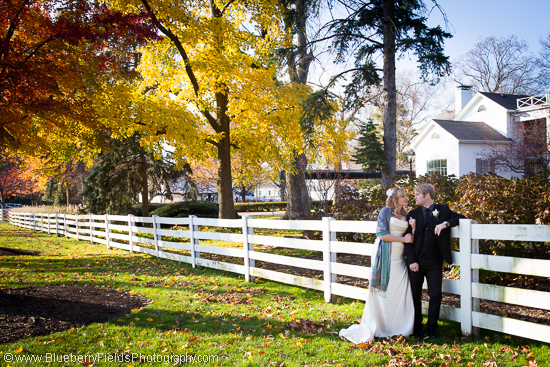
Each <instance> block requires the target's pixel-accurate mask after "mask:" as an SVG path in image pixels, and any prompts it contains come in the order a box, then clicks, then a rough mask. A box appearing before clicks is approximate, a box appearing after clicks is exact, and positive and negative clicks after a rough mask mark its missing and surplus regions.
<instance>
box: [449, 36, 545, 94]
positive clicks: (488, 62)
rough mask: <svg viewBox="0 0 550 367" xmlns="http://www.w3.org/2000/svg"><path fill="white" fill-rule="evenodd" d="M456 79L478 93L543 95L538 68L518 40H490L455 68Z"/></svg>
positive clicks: (511, 37) (474, 50)
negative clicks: (541, 93) (470, 86)
mask: <svg viewBox="0 0 550 367" xmlns="http://www.w3.org/2000/svg"><path fill="white" fill-rule="evenodd" d="M455 67H456V69H457V76H456V77H455V79H457V80H458V81H460V82H461V83H462V84H469V85H472V86H473V87H474V88H475V89H476V90H479V91H483V92H492V93H506V94H531V95H532V94H538V93H540V92H541V84H540V79H539V70H540V69H539V67H538V65H537V60H536V58H535V56H534V55H532V54H530V53H529V46H528V44H527V42H525V41H524V40H521V41H520V40H518V39H517V37H516V36H509V37H506V38H504V37H502V38H496V37H487V38H485V39H483V40H481V41H479V42H478V43H476V44H475V46H474V48H473V49H471V50H470V51H468V53H467V54H466V55H464V56H463V57H462V58H461V59H460V60H459V61H458V62H457V63H456V64H455Z"/></svg>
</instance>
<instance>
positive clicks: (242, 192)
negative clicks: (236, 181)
mask: <svg viewBox="0 0 550 367" xmlns="http://www.w3.org/2000/svg"><path fill="white" fill-rule="evenodd" d="M245 190H246V187H244V186H242V187H241V199H242V201H243V203H244V202H245V201H246V193H247V191H245Z"/></svg>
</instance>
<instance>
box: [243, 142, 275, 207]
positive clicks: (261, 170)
mask: <svg viewBox="0 0 550 367" xmlns="http://www.w3.org/2000/svg"><path fill="white" fill-rule="evenodd" d="M233 162H234V164H233V166H232V167H233V184H234V192H235V194H236V195H240V197H241V201H242V202H245V201H246V193H247V192H249V191H252V190H253V189H254V188H255V187H256V186H257V185H258V184H259V183H261V182H266V181H271V180H272V179H273V178H274V175H276V172H274V170H273V167H270V166H269V164H267V163H266V162H259V161H250V160H247V159H246V158H245V157H243V156H241V155H240V154H239V153H238V152H237V153H236V154H235V156H234V158H233Z"/></svg>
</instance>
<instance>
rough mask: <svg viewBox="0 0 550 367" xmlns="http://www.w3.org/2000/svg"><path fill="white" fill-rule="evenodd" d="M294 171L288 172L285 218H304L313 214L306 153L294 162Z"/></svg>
mask: <svg viewBox="0 0 550 367" xmlns="http://www.w3.org/2000/svg"><path fill="white" fill-rule="evenodd" d="M293 164H294V167H293V168H294V172H293V173H287V175H286V184H287V187H288V202H287V206H286V213H285V215H284V218H285V219H302V218H304V217H306V216H309V215H310V214H311V205H310V201H309V195H308V191H307V186H306V168H307V157H306V155H305V154H304V153H302V154H300V155H299V156H297V157H296V159H295V160H294V162H293Z"/></svg>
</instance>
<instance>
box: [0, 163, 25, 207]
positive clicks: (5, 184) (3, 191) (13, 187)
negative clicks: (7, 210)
mask: <svg viewBox="0 0 550 367" xmlns="http://www.w3.org/2000/svg"><path fill="white" fill-rule="evenodd" d="M22 187H23V182H22V180H21V179H20V177H19V167H18V162H16V161H15V160H14V159H13V158H10V157H7V156H5V155H0V204H1V208H2V209H4V207H5V204H6V199H7V198H10V197H11V196H15V195H17V194H18V193H19V192H20V191H21V189H22Z"/></svg>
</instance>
